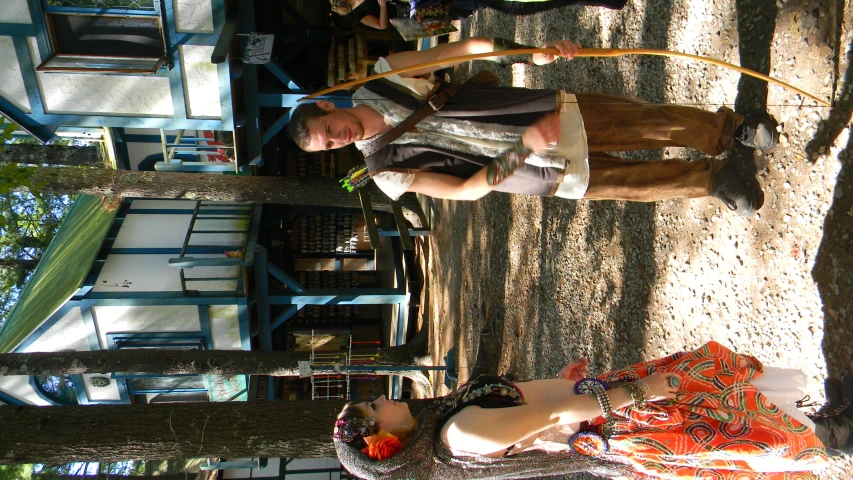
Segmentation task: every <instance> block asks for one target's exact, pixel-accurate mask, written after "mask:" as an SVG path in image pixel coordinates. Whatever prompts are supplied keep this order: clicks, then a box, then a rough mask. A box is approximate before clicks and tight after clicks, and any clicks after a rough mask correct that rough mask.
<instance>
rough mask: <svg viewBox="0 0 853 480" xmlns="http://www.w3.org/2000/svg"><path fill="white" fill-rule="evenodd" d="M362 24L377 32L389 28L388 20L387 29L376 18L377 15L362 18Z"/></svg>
mask: <svg viewBox="0 0 853 480" xmlns="http://www.w3.org/2000/svg"><path fill="white" fill-rule="evenodd" d="M386 17H387V14H386ZM361 23H363V24H364V25H367V26H368V27H370V28H375V29H377V30H385V28H386V27H387V26H388V23H387V18H386V23H385V27H382V26H381V23H380V21H379V19H378V18H376V16H375V15H365V16H363V17H361Z"/></svg>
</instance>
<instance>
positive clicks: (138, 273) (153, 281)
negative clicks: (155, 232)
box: [93, 252, 241, 292]
mask: <svg viewBox="0 0 853 480" xmlns="http://www.w3.org/2000/svg"><path fill="white" fill-rule="evenodd" d="M192 256H193V258H226V257H225V253H224V252H223V253H222V254H210V255H192ZM170 258H177V255H109V256H107V260H106V262H104V268H103V269H102V270H101V274H100V275H99V276H98V280H97V283H96V284H95V287H94V289H93V291H95V292H175V291H180V290H181V282H180V277H179V273H178V272H179V269H178V268H177V267H171V266H169V259H170ZM240 272H241V270H240V267H239V266H233V267H195V268H191V269H186V270H185V271H184V276H185V277H186V278H211V277H236V276H237V275H238V274H240ZM187 288H188V289H191V290H200V291H209V292H213V291H225V290H233V289H236V288H237V282H236V281H210V282H205V281H199V282H189V283H188V284H187Z"/></svg>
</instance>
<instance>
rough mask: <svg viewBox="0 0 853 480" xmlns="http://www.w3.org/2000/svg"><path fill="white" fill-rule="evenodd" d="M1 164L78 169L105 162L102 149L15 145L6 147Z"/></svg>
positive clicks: (97, 165)
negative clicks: (60, 166) (72, 167)
mask: <svg viewBox="0 0 853 480" xmlns="http://www.w3.org/2000/svg"><path fill="white" fill-rule="evenodd" d="M4 147H5V148H4V150H3V152H0V162H8V163H24V164H30V165H62V166H76V167H102V166H103V165H104V160H103V159H102V158H101V155H100V148H99V147H97V146H89V147H69V146H67V145H28V144H24V143H15V144H7V145H4Z"/></svg>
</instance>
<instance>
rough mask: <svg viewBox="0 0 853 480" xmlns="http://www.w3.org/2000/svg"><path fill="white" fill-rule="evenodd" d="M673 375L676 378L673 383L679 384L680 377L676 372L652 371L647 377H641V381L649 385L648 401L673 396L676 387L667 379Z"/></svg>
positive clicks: (676, 391)
mask: <svg viewBox="0 0 853 480" xmlns="http://www.w3.org/2000/svg"><path fill="white" fill-rule="evenodd" d="M673 377H675V378H676V379H677V380H678V381H677V382H673V383H674V384H675V385H679V384H680V381H681V377H679V376H678V374H677V373H653V374H651V375H649V376H648V377H645V378H643V379H641V380H640V381H641V382H645V383H646V385H648V386H649V401H651V402H653V401H657V400H665V399H672V398H675V394H676V393H678V388H677V387H673V386H672V385H673V383H671V382H670V380H669V379H670V378H673Z"/></svg>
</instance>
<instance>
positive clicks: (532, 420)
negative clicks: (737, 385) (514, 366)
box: [443, 373, 677, 455]
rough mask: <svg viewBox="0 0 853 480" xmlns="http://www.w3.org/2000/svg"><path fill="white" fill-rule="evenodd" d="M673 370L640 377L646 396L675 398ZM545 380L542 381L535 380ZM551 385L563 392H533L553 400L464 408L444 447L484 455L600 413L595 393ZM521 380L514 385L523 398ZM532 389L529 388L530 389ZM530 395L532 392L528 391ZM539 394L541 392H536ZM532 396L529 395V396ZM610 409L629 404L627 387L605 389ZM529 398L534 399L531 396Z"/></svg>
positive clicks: (448, 426) (453, 422)
mask: <svg viewBox="0 0 853 480" xmlns="http://www.w3.org/2000/svg"><path fill="white" fill-rule="evenodd" d="M674 376H676V375H675V374H673V373H663V374H660V373H656V374H652V375H649V376H648V377H646V378H644V379H643V381H644V382H645V383H646V384H647V385H648V387H649V396H650V397H651V398H650V399H662V398H675V394H676V391H677V389H676V388H674V387H672V386H671V385H670V383H669V379H670V378H671V377H674ZM536 382H545V381H541V380H540V381H536ZM550 382H552V383H554V384H555V385H559V384H558V383H555V382H559V383H563V384H565V388H566V390H565V391H560V392H558V393H559V394H558V395H542V394H540V395H535V396H536V397H537V398H538V399H539V400H543V399H546V398H549V397H550V398H551V399H553V400H554V401H550V402H547V401H546V402H544V403H539V402H538V401H537V402H536V403H530V404H528V405H521V406H518V407H507V408H479V407H467V408H464V409H462V410H461V411H460V412H459V413H457V414H456V415H454V416H453V417H451V418H450V421H448V422H447V424H446V425H445V427H444V429H443V432H446V433H445V435H444V437H443V439H444V441H445V444H446V446H447V447H449V448H451V449H453V450H458V451H464V452H471V453H477V454H480V455H488V454H491V453H495V452H500V451H503V450H505V449H506V448H507V447H509V446H511V445H515V444H516V443H518V442H521V441H522V440H525V439H527V438H530V437H532V436H534V435H536V434H538V433H540V432H542V431H544V430H546V429H548V428H550V427H552V426H554V425H566V424H572V423H580V422H583V421H586V420H589V419H591V418H595V417H597V416H599V415H601V413H602V412H601V406H600V404H599V403H598V399H597V398H596V397H595V395H592V394H586V395H573V394H572V393H571V391H570V390H568V389H569V388H571V387H570V385H569V384H566V383H564V382H565V381H564V380H552V381H550ZM526 386H527V385H525V384H524V383H521V384H518V387H519V388H520V389H522V392H524V394H525V398H527V393H528V392H527V390H525V387H526ZM531 390H533V389H531ZM529 393H531V394H533V393H534V392H533V391H531V392H529ZM540 393H541V392H540ZM533 396H534V395H531V397H533ZM607 396H608V398H609V399H610V403H611V406H612V409H613V410H617V409H619V408H622V407H626V406H628V405H631V404H632V403H633V401H632V399H631V394H630V392H629V391H628V389H627V388H615V389H612V390H608V391H607ZM531 400H534V399H533V398H531Z"/></svg>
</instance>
